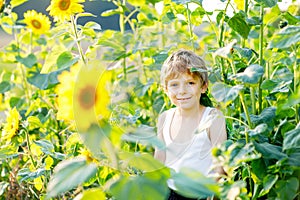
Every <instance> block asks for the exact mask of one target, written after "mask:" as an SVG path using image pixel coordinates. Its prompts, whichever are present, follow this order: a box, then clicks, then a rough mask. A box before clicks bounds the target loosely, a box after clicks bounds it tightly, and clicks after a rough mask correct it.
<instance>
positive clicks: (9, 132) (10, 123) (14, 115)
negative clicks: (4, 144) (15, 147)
mask: <svg viewBox="0 0 300 200" xmlns="http://www.w3.org/2000/svg"><path fill="white" fill-rule="evenodd" d="M20 118H21V117H20V114H19V112H18V111H17V109H16V107H14V108H13V109H10V110H9V111H8V114H7V117H6V123H5V124H4V127H3V131H2V137H1V140H7V141H10V140H11V138H13V137H14V136H15V135H16V133H17V131H18V129H19V120H20Z"/></svg>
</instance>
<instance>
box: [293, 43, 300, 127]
mask: <svg viewBox="0 0 300 200" xmlns="http://www.w3.org/2000/svg"><path fill="white" fill-rule="evenodd" d="M293 49H294V52H295V53H294V54H295V56H296V57H297V47H296V46H293ZM293 71H294V93H296V92H298V91H297V89H298V78H299V75H298V70H297V59H295V62H294V66H293ZM298 109H299V105H298V104H296V105H295V110H296V116H295V120H296V123H299V115H298Z"/></svg>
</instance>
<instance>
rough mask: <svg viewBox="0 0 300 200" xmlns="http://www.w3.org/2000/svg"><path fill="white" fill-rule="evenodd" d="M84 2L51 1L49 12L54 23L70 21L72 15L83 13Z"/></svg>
mask: <svg viewBox="0 0 300 200" xmlns="http://www.w3.org/2000/svg"><path fill="white" fill-rule="evenodd" d="M83 2H84V0H51V3H50V5H49V7H48V8H47V11H49V14H50V15H51V16H53V17H54V21H64V20H68V21H69V20H70V17H71V15H74V14H76V13H81V12H83V5H82V4H80V3H83Z"/></svg>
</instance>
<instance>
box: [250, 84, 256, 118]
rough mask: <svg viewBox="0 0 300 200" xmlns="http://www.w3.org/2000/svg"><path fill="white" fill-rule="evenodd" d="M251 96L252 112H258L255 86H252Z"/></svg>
mask: <svg viewBox="0 0 300 200" xmlns="http://www.w3.org/2000/svg"><path fill="white" fill-rule="evenodd" d="M250 96H251V107H252V113H253V114H254V115H255V114H256V99H255V88H254V87H253V86H250Z"/></svg>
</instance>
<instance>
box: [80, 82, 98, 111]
mask: <svg viewBox="0 0 300 200" xmlns="http://www.w3.org/2000/svg"><path fill="white" fill-rule="evenodd" d="M96 98H97V96H96V94H95V87H93V86H86V87H85V88H83V89H82V90H81V91H80V92H79V104H80V106H81V107H82V108H84V109H90V108H91V107H93V106H94V105H95V102H96V100H97V99H96Z"/></svg>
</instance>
